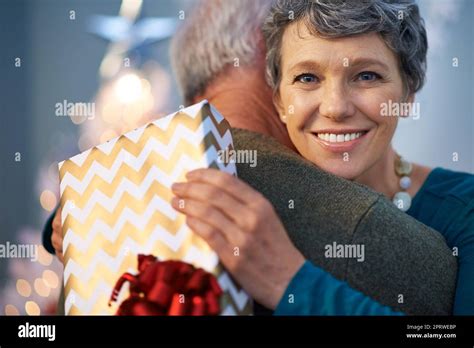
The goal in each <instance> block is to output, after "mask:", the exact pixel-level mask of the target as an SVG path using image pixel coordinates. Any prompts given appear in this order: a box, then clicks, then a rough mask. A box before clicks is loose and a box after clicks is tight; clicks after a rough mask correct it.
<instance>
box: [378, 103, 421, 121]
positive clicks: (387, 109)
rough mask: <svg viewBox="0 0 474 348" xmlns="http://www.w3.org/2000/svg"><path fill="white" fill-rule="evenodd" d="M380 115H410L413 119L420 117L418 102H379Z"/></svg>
mask: <svg viewBox="0 0 474 348" xmlns="http://www.w3.org/2000/svg"><path fill="white" fill-rule="evenodd" d="M380 115H381V116H389V117H411V118H413V119H414V120H418V119H419V118H420V103H405V102H394V101H393V100H391V99H390V100H389V101H388V102H387V103H381V104H380Z"/></svg>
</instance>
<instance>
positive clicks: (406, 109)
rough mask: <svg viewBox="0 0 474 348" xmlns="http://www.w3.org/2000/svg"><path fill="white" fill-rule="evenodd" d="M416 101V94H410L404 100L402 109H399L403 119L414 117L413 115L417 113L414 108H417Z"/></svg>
mask: <svg viewBox="0 0 474 348" xmlns="http://www.w3.org/2000/svg"><path fill="white" fill-rule="evenodd" d="M414 101H415V94H414V93H411V94H409V95H408V96H407V97H406V98H405V99H404V100H402V102H401V103H400V108H399V110H400V111H399V112H400V114H399V115H400V116H401V117H402V118H407V117H411V116H412V115H411V114H412V113H413V112H414V111H415V110H414V107H415V104H414Z"/></svg>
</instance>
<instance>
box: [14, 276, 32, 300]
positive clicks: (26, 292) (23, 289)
mask: <svg viewBox="0 0 474 348" xmlns="http://www.w3.org/2000/svg"><path fill="white" fill-rule="evenodd" d="M16 291H18V293H19V294H20V295H21V296H23V297H28V296H30V295H31V286H30V283H28V282H27V281H26V280H24V279H18V280H17V281H16Z"/></svg>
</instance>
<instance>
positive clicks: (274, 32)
mask: <svg viewBox="0 0 474 348" xmlns="http://www.w3.org/2000/svg"><path fill="white" fill-rule="evenodd" d="M264 33H265V36H266V40H267V49H268V55H267V64H268V67H267V68H268V72H269V82H270V84H271V86H272V87H273V88H274V91H275V105H276V106H277V109H278V110H279V114H280V118H281V121H282V122H283V123H285V124H286V127H287V130H288V133H289V135H290V138H291V140H292V142H293V144H294V145H295V147H296V148H297V149H298V151H299V152H300V154H301V155H302V156H303V157H305V158H307V159H308V160H310V161H312V162H313V163H314V164H316V165H317V166H319V167H320V168H322V169H324V170H326V171H328V172H330V173H332V174H335V175H338V176H341V177H343V178H346V179H348V180H353V181H356V182H358V183H361V184H365V185H367V186H369V187H371V188H372V189H374V190H376V191H378V192H381V193H383V194H384V195H386V196H387V198H389V199H392V200H393V201H394V203H395V204H396V205H397V206H398V207H399V208H400V209H402V210H404V211H406V213H407V214H409V215H411V216H413V217H414V218H416V219H418V220H419V221H421V222H423V223H424V224H426V225H428V226H430V227H432V228H434V229H436V230H437V231H439V232H440V233H442V234H443V236H444V237H445V239H446V242H447V244H448V246H449V247H450V248H453V250H454V252H455V253H456V255H457V256H458V260H459V272H458V281H457V290H456V297H455V304H454V314H474V176H473V175H470V174H465V173H457V172H452V171H449V170H445V169H442V168H435V169H431V168H427V167H424V166H421V165H417V164H414V163H408V162H406V161H404V160H403V159H401V157H400V156H398V154H397V153H396V152H395V150H394V149H393V147H392V145H391V140H392V137H393V134H394V132H395V129H396V125H397V122H398V117H406V116H409V115H408V113H406V112H402V113H400V114H395V115H393V114H390V113H389V114H387V113H385V112H384V110H385V111H386V109H387V107H389V106H390V105H398V106H405V105H408V106H410V105H413V104H411V103H413V102H414V94H415V93H416V92H417V91H418V90H419V89H420V88H421V87H422V86H423V82H424V76H425V67H426V50H427V40H426V33H425V29H424V26H423V20H422V19H421V18H420V15H419V13H418V7H417V6H416V4H414V2H413V1H398V2H393V1H386V0H373V1H360V2H359V1H353V2H352V1H350V2H349V1H348V2H344V1H309V0H308V1H304V0H298V1H291V0H280V1H277V2H276V4H275V5H274V6H273V8H272V11H271V14H270V16H269V17H268V20H267V21H266V24H265V26H264ZM406 103H409V104H406ZM398 109H399V110H400V109H401V110H405V111H407V109H409V108H406V107H399V108H398ZM394 116H395V117H394ZM216 190H218V191H219V192H220V197H221V198H219V200H220V202H219V208H217V207H216V206H215V205H212V206H211V205H209V204H208V203H206V201H208V198H209V197H210V196H213V197H215V191H216ZM174 191H175V193H176V195H177V197H176V198H175V199H174V201H173V205H174V207H175V208H176V209H178V210H180V211H181V212H183V213H184V214H186V215H187V217H188V220H187V221H188V224H189V226H190V227H191V228H192V229H193V230H194V231H195V232H196V233H197V234H199V235H200V236H201V237H203V238H204V239H205V240H207V242H208V243H209V244H210V245H211V247H213V248H214V249H215V250H216V251H217V252H218V254H219V256H220V258H221V260H222V261H223V263H224V264H225V265H226V266H227V267H228V268H229V269H230V270H231V272H233V274H234V276H235V277H236V278H237V280H239V281H240V282H241V284H242V285H243V286H244V288H246V290H247V291H249V292H250V294H251V295H252V296H253V297H254V298H255V299H256V300H258V301H260V302H261V303H263V304H265V305H267V306H268V307H270V308H276V313H277V314H325V313H331V314H342V315H344V314H348V315H350V314H396V313H395V312H393V311H392V310H391V309H390V308H387V307H384V306H382V305H380V304H379V303H377V302H376V301H374V300H372V299H371V298H369V297H367V296H365V295H364V294H362V293H360V292H358V291H355V290H353V289H352V288H350V287H349V286H348V285H347V284H345V283H344V282H341V281H339V280H337V279H335V278H333V277H332V276H331V275H329V274H328V273H326V272H324V271H323V270H322V269H320V268H318V267H316V266H314V265H312V264H311V263H310V262H308V261H305V260H304V258H303V256H302V255H301V254H300V253H299V251H298V250H297V249H296V248H295V247H294V246H293V245H292V244H291V242H290V241H289V239H288V237H287V235H286V231H285V229H284V227H283V225H282V224H281V222H280V221H279V219H278V217H277V215H276V214H275V212H274V211H273V209H272V207H271V205H270V204H269V203H268V202H266V201H265V200H264V198H263V197H262V196H261V195H259V194H258V193H257V192H255V191H254V190H253V189H251V188H250V187H249V186H247V185H245V184H244V183H242V182H240V181H238V180H237V179H235V178H232V177H229V176H227V175H226V174H224V173H220V172H216V171H212V170H198V171H195V172H191V173H190V174H189V176H188V183H180V184H176V185H175V186H174ZM179 199H185V200H186V205H185V208H183V206H182V205H180V204H178V201H179ZM252 207H256V209H252ZM243 214H244V215H243ZM241 216H248V217H249V219H247V220H252V221H251V222H252V223H246V224H240V223H239V222H238V221H239V217H241ZM216 226H225V228H224V227H223V228H220V229H219V228H216ZM255 231H258V233H254V232H255ZM235 246H238V247H240V248H242V249H245V250H246V257H245V258H243V259H242V258H241V259H239V260H238V261H237V259H236V258H235V257H234V253H233V250H234V248H235ZM233 263H238V267H232V264H233ZM229 266H230V267H229ZM262 275H263V276H262Z"/></svg>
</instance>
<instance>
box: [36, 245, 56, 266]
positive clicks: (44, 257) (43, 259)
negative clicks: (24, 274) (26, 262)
mask: <svg viewBox="0 0 474 348" xmlns="http://www.w3.org/2000/svg"><path fill="white" fill-rule="evenodd" d="M38 261H39V263H41V264H42V265H43V266H49V265H50V264H51V262H53V255H51V254H50V253H48V252H47V251H46V249H45V248H44V247H43V246H42V245H40V246H39V252H38Z"/></svg>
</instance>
